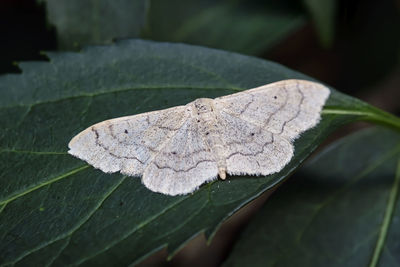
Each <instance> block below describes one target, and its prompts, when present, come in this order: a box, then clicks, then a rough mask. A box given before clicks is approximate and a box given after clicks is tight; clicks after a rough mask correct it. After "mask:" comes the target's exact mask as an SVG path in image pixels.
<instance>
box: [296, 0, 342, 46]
mask: <svg viewBox="0 0 400 267" xmlns="http://www.w3.org/2000/svg"><path fill="white" fill-rule="evenodd" d="M303 2H304V5H305V6H306V8H307V9H308V11H309V13H310V14H311V17H312V19H313V21H314V26H315V28H316V30H317V33H318V36H319V39H320V41H321V43H322V44H323V45H324V46H325V47H330V46H331V45H332V41H333V37H334V33H335V32H334V30H335V16H336V8H337V0H324V1H321V0H303Z"/></svg>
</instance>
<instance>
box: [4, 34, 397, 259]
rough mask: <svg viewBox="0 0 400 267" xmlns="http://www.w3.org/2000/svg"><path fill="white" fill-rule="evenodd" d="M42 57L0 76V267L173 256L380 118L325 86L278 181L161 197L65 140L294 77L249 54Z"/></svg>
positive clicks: (139, 46) (174, 48)
mask: <svg viewBox="0 0 400 267" xmlns="http://www.w3.org/2000/svg"><path fill="white" fill-rule="evenodd" d="M47 55H48V57H49V60H50V61H49V62H29V63H22V64H21V65H20V67H21V68H22V71H23V73H22V74H10V75H4V76H0V121H1V122H0V123H1V125H2V127H1V128H0V212H1V213H0V263H2V264H3V265H6V264H20V265H26V264H29V265H54V266H59V265H71V264H85V265H99V264H102V265H106V266H107V265H115V264H117V265H127V264H129V263H137V262H139V261H140V260H142V259H143V258H144V257H146V256H147V255H149V254H151V253H152V252H154V251H157V250H159V249H161V248H163V247H165V246H168V250H169V253H170V255H173V254H174V253H176V251H177V250H178V249H179V248H180V247H182V246H183V245H184V244H185V242H186V241H187V240H189V239H191V238H192V237H193V236H195V235H197V234H198V233H200V232H206V235H207V236H208V238H209V239H210V238H211V237H212V236H213V234H214V233H215V231H216V230H217V228H218V226H219V225H220V224H221V223H222V222H223V221H224V220H225V219H226V218H227V217H229V216H230V215H232V214H233V213H235V212H236V211H237V210H238V209H240V208H241V207H242V206H244V205H246V204H247V203H249V202H250V201H251V200H253V199H254V198H256V197H257V196H259V195H260V194H262V193H263V192H265V191H266V190H268V189H269V188H271V187H272V186H274V185H276V184H277V183H279V182H280V181H282V180H283V179H284V178H286V177H287V176H288V175H289V174H290V173H291V172H293V171H294V170H295V169H296V168H297V167H298V166H299V164H301V163H302V162H303V161H304V160H305V158H306V157H307V156H308V155H309V154H310V153H311V152H312V151H313V150H314V149H315V148H316V147H317V146H318V144H320V143H321V142H322V140H323V139H324V138H325V137H326V136H327V135H328V134H329V133H330V132H331V131H333V130H334V129H336V128H337V127H338V126H340V125H342V124H344V123H347V122H351V121H354V120H357V119H360V118H370V117H371V116H372V115H376V114H378V115H376V116H377V117H376V118H377V120H378V121H379V118H380V116H384V115H385V114H384V113H382V114H383V115H382V114H381V115H379V114H380V113H378V112H376V111H375V110H374V109H372V108H371V107H369V106H368V105H367V104H365V103H363V102H361V101H358V100H356V99H354V98H351V97H348V96H346V95H343V94H340V93H338V92H337V91H334V90H333V89H332V93H331V96H330V98H329V99H328V102H327V105H326V109H325V111H324V112H327V113H326V114H324V115H323V118H322V121H321V122H320V123H319V124H318V126H317V127H315V128H314V129H312V130H310V131H308V132H306V133H305V134H303V135H302V136H301V138H299V139H298V140H297V141H296V143H295V156H294V158H293V159H292V160H291V162H290V163H289V164H288V165H287V166H286V168H284V169H283V170H282V171H281V172H280V173H277V174H274V175H270V176H267V177H233V178H232V179H229V180H228V181H216V182H214V183H211V184H208V185H204V186H202V187H201V188H200V190H198V191H196V192H195V193H194V194H191V195H185V196H178V197H169V196H165V195H161V194H157V193H153V192H151V191H149V190H147V189H146V188H145V187H144V186H143V185H142V184H141V182H140V179H139V178H134V177H125V176H122V175H120V174H106V173H103V172H101V171H99V170H95V169H93V168H92V167H90V166H88V165H86V164H85V162H83V161H81V160H78V159H76V158H74V157H72V156H70V155H68V154H67V152H66V151H67V144H68V142H69V141H70V139H71V138H72V137H73V136H74V135H76V134H77V133H79V132H80V131H81V130H83V129H85V128H87V127H88V126H90V125H92V124H94V123H96V122H99V121H103V120H105V119H110V118H114V117H120V116H125V115H132V114H137V113H141V112H146V111H151V110H157V109H163V108H167V107H171V106H175V105H181V104H186V103H188V102H190V101H192V100H194V99H196V98H199V97H217V96H220V95H225V94H229V93H233V92H237V91H239V90H243V89H248V88H253V87H256V86H259V85H262V84H267V83H270V82H274V81H278V80H282V79H288V78H306V77H305V76H304V75H301V74H299V73H297V72H295V71H292V70H289V69H287V68H285V67H283V66H280V65H278V64H275V63H272V62H269V61H265V60H260V59H256V58H253V57H246V56H242V55H238V54H234V53H229V52H223V51H218V50H213V49H206V48H201V47H195V46H188V45H182V44H168V43H154V42H147V41H140V40H136V41H123V42H118V43H116V44H114V45H112V46H98V47H90V48H88V49H85V50H83V51H82V52H80V53H48V54H47ZM371 114H372V115H371ZM388 118H389V119H388V121H387V122H386V123H388V124H390V125H395V124H394V123H395V122H396V118H394V117H393V118H392V117H388ZM397 122H398V121H397ZM399 128H400V127H399Z"/></svg>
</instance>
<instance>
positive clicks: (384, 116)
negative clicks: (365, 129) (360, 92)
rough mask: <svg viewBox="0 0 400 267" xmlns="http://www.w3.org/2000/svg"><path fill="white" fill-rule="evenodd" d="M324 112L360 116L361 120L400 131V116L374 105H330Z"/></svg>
mask: <svg viewBox="0 0 400 267" xmlns="http://www.w3.org/2000/svg"><path fill="white" fill-rule="evenodd" d="M322 114H326V115H327V114H337V115H349V116H359V117H360V118H359V119H360V120H364V121H370V122H374V123H378V124H381V125H384V126H388V127H391V128H394V129H395V130H397V131H400V118H398V117H396V116H395V115H392V114H390V113H388V112H385V111H383V110H380V109H378V108H375V107H373V106H368V108H367V109H364V110H354V109H343V108H329V107H328V108H324V109H323V110H322Z"/></svg>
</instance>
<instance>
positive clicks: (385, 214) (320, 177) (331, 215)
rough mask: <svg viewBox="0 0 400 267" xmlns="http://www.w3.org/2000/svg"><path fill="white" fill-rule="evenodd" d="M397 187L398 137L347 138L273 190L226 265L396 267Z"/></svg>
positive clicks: (370, 133) (377, 132)
mask: <svg viewBox="0 0 400 267" xmlns="http://www.w3.org/2000/svg"><path fill="white" fill-rule="evenodd" d="M399 187H400V134H399V132H392V131H389V130H383V129H368V130H364V131H360V132H358V133H356V134H354V135H352V136H349V137H346V138H345V139H343V140H340V141H338V142H336V143H334V144H333V145H331V146H330V147H327V148H326V149H325V150H324V151H323V152H321V153H320V154H319V156H317V157H316V158H315V159H314V160H313V161H312V162H310V163H309V164H307V166H304V167H303V168H301V170H299V171H298V172H297V173H296V175H294V177H292V178H291V179H290V182H289V183H287V184H285V185H284V186H282V187H281V188H280V189H279V190H278V191H277V192H275V194H274V195H273V196H272V197H271V198H270V199H269V201H268V202H267V203H266V204H265V205H264V207H263V208H262V209H261V211H260V213H259V214H257V216H256V218H254V220H253V221H252V222H251V223H250V225H249V226H248V227H247V229H246V230H245V231H244V232H243V233H242V237H241V238H240V239H239V240H238V242H237V245H236V247H235V248H234V249H233V251H232V253H231V256H230V258H229V259H228V260H227V262H226V263H225V266H367V265H368V264H370V266H376V265H379V266H399V264H400V243H399V242H400V239H399V237H400V203H399V196H398V193H399Z"/></svg>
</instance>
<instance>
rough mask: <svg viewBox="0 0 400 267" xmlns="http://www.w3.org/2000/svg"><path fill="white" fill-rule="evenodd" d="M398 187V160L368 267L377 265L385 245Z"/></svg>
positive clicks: (399, 163) (399, 180) (399, 173)
mask: <svg viewBox="0 0 400 267" xmlns="http://www.w3.org/2000/svg"><path fill="white" fill-rule="evenodd" d="M399 186H400V160H399V161H398V162H397V168H396V175H395V178H394V182H393V186H392V190H391V191H390V194H389V199H388V203H387V206H386V211H385V215H384V218H383V222H382V225H381V230H380V232H379V236H378V240H377V242H376V247H375V250H374V254H373V255H372V259H371V263H370V264H369V266H370V267H375V266H376V265H377V264H378V261H379V258H380V255H381V254H382V250H383V246H384V244H385V240H386V237H387V234H388V231H389V227H390V221H391V220H392V217H393V213H394V209H395V204H396V199H397V195H398V193H399Z"/></svg>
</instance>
